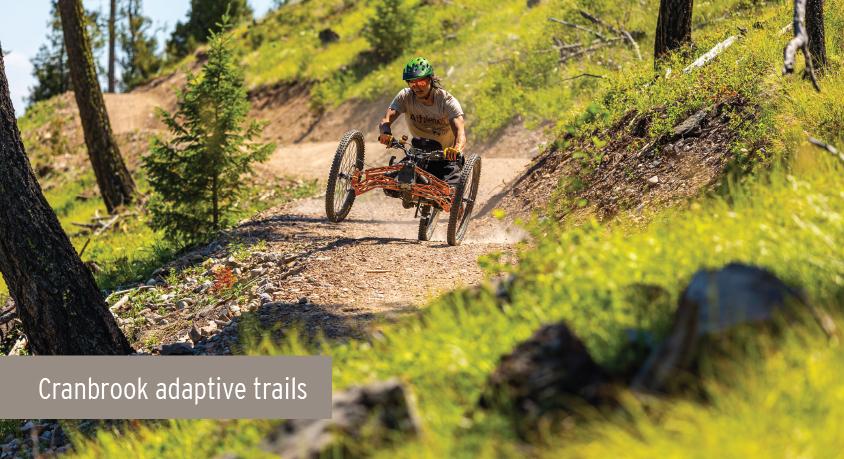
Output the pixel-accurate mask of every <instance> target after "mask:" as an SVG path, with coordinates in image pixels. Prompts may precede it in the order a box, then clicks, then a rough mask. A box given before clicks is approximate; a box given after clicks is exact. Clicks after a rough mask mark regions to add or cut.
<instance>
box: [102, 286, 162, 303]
mask: <svg viewBox="0 0 844 459" xmlns="http://www.w3.org/2000/svg"><path fill="white" fill-rule="evenodd" d="M152 288H155V287H153V286H152V285H139V286H137V287H132V288H127V289H124V290H118V291H116V292H111V293H109V294H108V296H106V301H108V299H109V298H111V297H113V296H114V295H121V294H124V293H129V292H134V291H135V290H138V291H141V290H149V289H152Z"/></svg>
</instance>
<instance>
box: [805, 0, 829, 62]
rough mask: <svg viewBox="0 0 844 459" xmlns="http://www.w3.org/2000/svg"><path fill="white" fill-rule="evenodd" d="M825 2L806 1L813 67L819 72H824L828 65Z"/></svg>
mask: <svg viewBox="0 0 844 459" xmlns="http://www.w3.org/2000/svg"><path fill="white" fill-rule="evenodd" d="M823 2H824V0H808V1H807V2H806V33H807V34H808V35H809V52H810V54H811V56H812V67H813V68H814V69H815V71H819V72H823V69H824V67H825V66H826V43H825V37H824V27H823Z"/></svg>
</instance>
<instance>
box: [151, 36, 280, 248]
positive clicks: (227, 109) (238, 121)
mask: <svg viewBox="0 0 844 459" xmlns="http://www.w3.org/2000/svg"><path fill="white" fill-rule="evenodd" d="M248 110H249V102H248V100H247V98H246V88H245V86H244V83H243V77H242V75H241V73H240V71H239V68H238V64H237V62H236V60H235V58H234V55H233V52H232V49H231V45H230V42H229V40H228V39H227V38H225V37H224V35H223V32H220V33H214V34H212V37H211V41H210V48H209V50H208V62H207V63H206V64H205V66H204V67H203V68H202V72H201V74H200V75H199V76H198V77H197V76H194V75H188V82H187V85H186V86H185V89H184V90H183V91H181V92H180V93H179V100H178V108H177V110H176V113H175V114H170V113H167V112H165V111H164V110H160V111H159V114H160V116H161V118H162V120H163V121H164V123H165V124H166V125H167V127H168V128H169V129H170V132H171V134H172V136H173V138H172V140H170V141H165V140H162V139H161V138H158V137H156V138H154V139H153V143H152V148H151V150H150V153H149V155H147V156H145V157H144V158H143V166H144V169H145V170H146V172H147V174H148V175H149V182H150V185H151V186H152V188H153V190H154V193H153V196H152V197H151V199H150V203H149V209H150V211H151V213H152V221H151V226H152V227H153V228H155V229H163V230H165V232H166V233H167V235H168V236H169V237H172V238H174V239H176V240H177V241H179V242H185V243H191V242H198V241H201V240H204V239H206V238H207V237H208V236H210V235H211V234H213V233H214V232H216V231H218V230H220V229H222V228H224V227H225V226H227V225H228V224H230V223H231V222H230V220H231V210H232V209H233V207H234V206H235V205H236V204H237V199H238V197H239V196H240V194H241V192H242V191H243V190H244V189H245V187H242V186H241V179H242V178H243V176H244V175H250V174H251V172H252V163H253V162H255V161H262V160H264V159H266V158H267V157H268V156H269V154H270V152H271V151H272V150H273V148H274V145H273V144H260V143H257V142H256V141H255V139H256V137H257V136H259V135H260V133H261V130H262V125H260V124H259V123H257V122H256V121H251V122H248V123H247V120H246V114H247V112H248Z"/></svg>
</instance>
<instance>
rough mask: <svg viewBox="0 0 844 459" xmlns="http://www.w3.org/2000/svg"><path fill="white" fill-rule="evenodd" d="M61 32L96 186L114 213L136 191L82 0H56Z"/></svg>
mask: <svg viewBox="0 0 844 459" xmlns="http://www.w3.org/2000/svg"><path fill="white" fill-rule="evenodd" d="M58 5H59V13H60V14H61V18H62V31H63V32H64V42H65V47H66V48H67V55H68V64H69V67H70V77H71V78H70V80H71V83H73V95H74V98H75V99H76V107H77V108H78V109H79V118H80V120H81V121H82V131H83V133H84V134H85V146H87V147H88V157H89V158H90V160H91V166H92V167H93V168H94V175H95V176H96V178H97V185H98V186H99V188H100V194H101V195H102V197H103V202H104V203H105V206H106V209H107V210H108V212H109V213H113V212H114V211H115V210H116V209H117V207H119V206H121V205H123V204H129V203H130V202H132V199H133V197H134V194H135V182H134V181H133V180H132V176H131V175H129V169H127V168H126V163H124V162H123V157H122V156H120V149H119V148H118V146H117V142H115V140H114V134H113V133H112V132H111V124H110V122H109V119H108V113H107V112H106V106H105V101H104V100H103V94H102V91H100V83H99V81H98V80H97V71H96V69H95V67H94V57H93V55H92V52H91V46H90V41H89V39H88V34H87V33H86V27H85V20H84V13H83V9H82V0H59V1H58Z"/></svg>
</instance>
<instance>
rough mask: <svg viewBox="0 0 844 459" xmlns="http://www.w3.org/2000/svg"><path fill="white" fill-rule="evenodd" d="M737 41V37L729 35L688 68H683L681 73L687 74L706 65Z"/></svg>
mask: <svg viewBox="0 0 844 459" xmlns="http://www.w3.org/2000/svg"><path fill="white" fill-rule="evenodd" d="M737 39H738V37H737V36H735V35H731V36H730V37H729V38H727V39H726V40H724V41H722V42H721V43H718V44H717V45H715V46H713V47H712V49H710V50H709V51H707V52H706V53H704V54H703V55H701V56H700V57H698V58H697V59H695V61H694V62H692V63H691V64H689V66H688V67H686V68H684V69H683V73H689V72H691V71H692V70H694V69H696V68H699V67H703V66H704V65H706V63H707V62H709V61H711V60H712V59H715V58H716V57H718V55H719V54H721V53H723V52H724V50H726V49H727V48H729V47H730V46H732V44H733V43H735V41H736V40H737Z"/></svg>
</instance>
